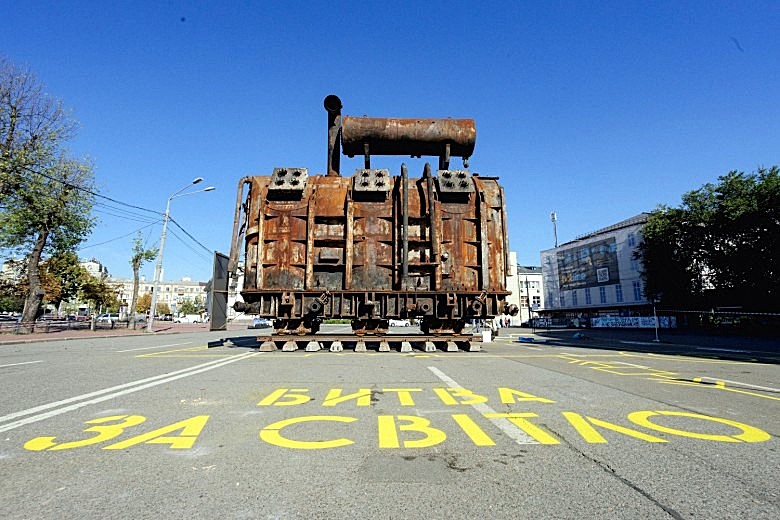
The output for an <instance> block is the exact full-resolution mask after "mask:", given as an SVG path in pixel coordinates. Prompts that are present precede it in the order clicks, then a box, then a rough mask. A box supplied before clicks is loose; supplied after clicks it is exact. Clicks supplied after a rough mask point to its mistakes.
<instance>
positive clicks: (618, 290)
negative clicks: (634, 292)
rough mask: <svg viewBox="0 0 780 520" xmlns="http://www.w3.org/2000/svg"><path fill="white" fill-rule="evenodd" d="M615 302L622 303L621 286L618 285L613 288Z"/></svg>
mask: <svg viewBox="0 0 780 520" xmlns="http://www.w3.org/2000/svg"><path fill="white" fill-rule="evenodd" d="M615 301H617V302H618V303H621V302H622V301H623V286H622V285H620V284H617V285H616V286H615Z"/></svg>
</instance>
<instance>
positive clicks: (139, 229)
mask: <svg viewBox="0 0 780 520" xmlns="http://www.w3.org/2000/svg"><path fill="white" fill-rule="evenodd" d="M158 222H159V220H158V221H155V222H152V223H151V224H147V225H145V226H142V227H140V228H138V229H135V230H133V231H131V232H130V233H127V234H125V235H122V236H119V237H116V238H112V239H110V240H106V241H105V242H99V243H97V244H89V245H86V246H84V247H80V248H79V249H78V250H79V251H83V250H84V249H89V248H90V247H97V246H102V245H104V244H108V243H111V242H115V241H117V240H121V239H123V238H126V237H129V236H130V235H132V234H134V233H138V232H139V231H141V230H142V229H146V228H148V227H152V226H154V225H155V224H157V223H158Z"/></svg>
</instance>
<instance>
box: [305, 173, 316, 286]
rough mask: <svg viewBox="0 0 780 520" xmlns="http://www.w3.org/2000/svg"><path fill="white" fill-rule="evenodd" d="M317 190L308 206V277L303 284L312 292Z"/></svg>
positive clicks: (314, 191)
mask: <svg viewBox="0 0 780 520" xmlns="http://www.w3.org/2000/svg"><path fill="white" fill-rule="evenodd" d="M316 197H317V188H316V187H314V188H312V193H311V196H309V203H308V204H307V206H306V276H305V278H304V282H303V288H304V289H307V290H311V289H312V288H313V287H314V230H315V224H314V214H315V212H316V208H317V204H316V202H317V201H316Z"/></svg>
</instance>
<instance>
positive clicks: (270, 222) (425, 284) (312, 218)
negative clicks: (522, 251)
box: [228, 95, 517, 341]
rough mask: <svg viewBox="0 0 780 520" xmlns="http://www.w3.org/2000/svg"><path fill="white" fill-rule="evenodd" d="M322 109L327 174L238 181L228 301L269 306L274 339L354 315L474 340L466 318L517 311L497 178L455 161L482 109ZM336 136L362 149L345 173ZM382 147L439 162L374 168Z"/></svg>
mask: <svg viewBox="0 0 780 520" xmlns="http://www.w3.org/2000/svg"><path fill="white" fill-rule="evenodd" d="M325 108H326V110H327V112H328V162H327V169H326V174H324V175H309V171H308V170H307V169H306V168H298V167H292V168H290V167H283V168H274V170H273V173H272V175H267V176H251V177H244V178H243V179H241V181H240V182H239V185H238V197H237V200H236V208H235V219H234V226H233V238H232V243H231V252H230V262H229V267H228V269H229V271H230V274H231V278H236V277H237V276H238V275H239V266H240V265H241V262H240V260H241V252H242V249H243V289H242V290H241V296H242V297H243V300H244V301H243V302H238V303H236V304H235V305H234V308H235V309H236V310H237V311H241V312H245V313H250V314H256V315H259V316H262V317H268V318H273V319H274V336H275V337H276V338H279V337H290V336H295V337H302V336H311V335H313V334H315V333H316V332H317V331H318V330H319V326H320V323H321V322H322V321H323V320H324V319H331V318H346V319H350V320H351V323H352V330H353V333H354V335H356V336H358V337H374V336H382V335H384V334H386V333H387V332H388V320H389V319H417V320H419V323H420V328H421V330H422V334H423V335H424V336H426V338H445V339H448V340H453V341H454V340H456V339H457V340H464V341H471V339H472V338H471V337H470V336H466V335H465V334H464V327H465V325H466V323H467V322H468V321H469V320H473V319H488V318H492V317H493V316H495V315H496V314H499V313H507V314H512V315H514V314H516V313H517V307H516V306H514V305H507V304H506V302H505V298H506V296H507V295H508V294H509V292H508V291H507V290H506V281H505V277H506V274H507V273H506V270H507V256H508V255H507V252H508V251H507V248H508V244H507V219H506V205H505V201H504V191H503V188H502V187H501V186H500V185H499V184H498V181H497V178H495V177H483V176H480V175H477V174H471V173H469V172H468V170H465V169H462V170H454V169H450V168H449V163H450V158H451V157H462V158H463V163H464V168H467V167H468V158H469V157H470V156H471V154H472V153H473V151H474V144H475V141H476V128H475V124H474V120H472V119H392V118H370V117H349V116H342V115H341V108H342V105H341V100H339V98H338V97H336V96H332V95H331V96H328V97H327V98H325ZM339 144H340V145H341V149H342V151H343V154H344V155H346V156H349V157H354V156H356V155H358V156H360V155H362V156H363V158H364V161H363V162H364V164H363V168H359V169H357V170H356V171H355V173H354V175H353V176H351V177H342V176H341V175H340V152H339ZM375 155H408V156H411V157H421V156H423V155H425V156H437V157H438V159H439V160H438V169H437V170H436V171H433V170H432V168H431V166H430V164H427V163H426V164H425V167H424V169H423V171H422V176H421V177H417V178H415V177H411V176H410V175H409V174H408V171H407V167H406V165H402V166H401V171H400V175H392V174H391V172H390V170H388V169H382V168H379V169H377V168H372V165H371V159H372V156H375ZM247 187H248V190H245V188H247ZM245 191H246V196H245Z"/></svg>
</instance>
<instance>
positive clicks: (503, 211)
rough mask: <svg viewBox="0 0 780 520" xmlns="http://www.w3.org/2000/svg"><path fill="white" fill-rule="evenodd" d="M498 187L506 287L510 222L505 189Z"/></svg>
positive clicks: (504, 283)
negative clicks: (507, 216) (507, 215)
mask: <svg viewBox="0 0 780 520" xmlns="http://www.w3.org/2000/svg"><path fill="white" fill-rule="evenodd" d="M497 186H498V196H499V197H501V235H502V236H503V239H504V254H503V257H504V282H503V283H502V284H501V285H502V286H503V287H506V275H507V274H508V273H509V229H508V228H509V222H508V221H507V218H506V198H504V187H503V186H500V185H498V184H497ZM528 301H529V302H530V301H531V299H530V298H529V299H528ZM529 316H530V314H529Z"/></svg>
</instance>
